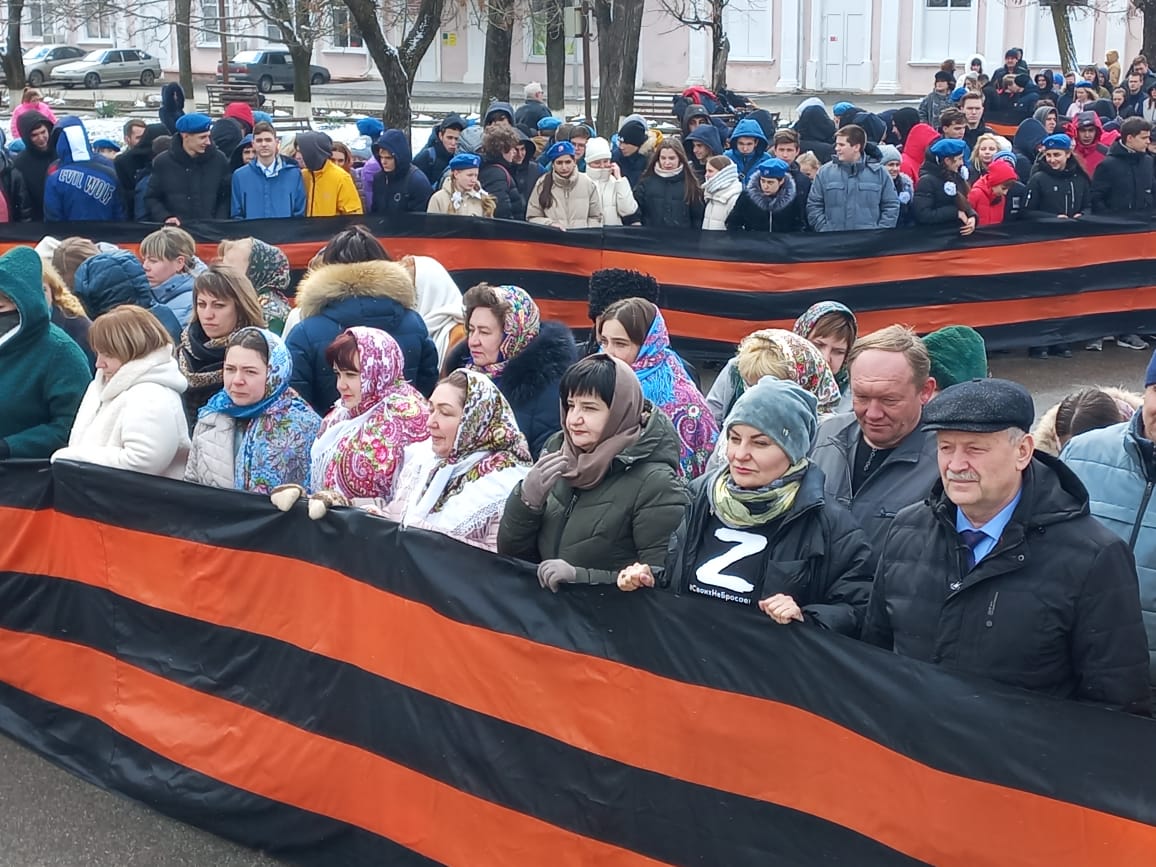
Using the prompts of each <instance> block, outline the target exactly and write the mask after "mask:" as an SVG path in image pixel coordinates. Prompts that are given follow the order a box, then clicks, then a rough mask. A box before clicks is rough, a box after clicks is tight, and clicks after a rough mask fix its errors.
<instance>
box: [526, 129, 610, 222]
mask: <svg viewBox="0 0 1156 867" xmlns="http://www.w3.org/2000/svg"><path fill="white" fill-rule="evenodd" d="M545 159H546V164H547V165H549V166H550V171H548V172H546V174H544V175H542V177H540V178H538V181H537V183H535V184H534V189H533V191H532V192H531V193H530V203H529V204H528V205H527V206H526V220H527V221H529V222H531V223H537V224H538V225H539V226H553V227H554V228H555V229H562V230H566V229H594V228H601V226H602V194H601V193H599V192H598V185H597V184H595V183H594V181H592V180H590V178H588V177H587V176H586V175H585V174H583V173H582V172H580V171H578V159H577V157H576V156H575V155H574V145H572V144H571V143H570V142H568V141H560V142H558V143H556V144H554V145H551V146H550V149H549V150H548V151H546V157H545Z"/></svg>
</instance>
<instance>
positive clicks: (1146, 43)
mask: <svg viewBox="0 0 1156 867" xmlns="http://www.w3.org/2000/svg"><path fill="white" fill-rule="evenodd" d="M1133 3H1134V4H1135V6H1136V8H1137V9H1138V10H1139V11H1140V14H1141V15H1142V16H1143V17H1144V29H1143V31H1142V41H1141V44H1140V53H1141V54H1143V55H1144V56H1145V57H1147V58H1149V60H1148V62H1149V63H1152V62H1153V59H1154V58H1156V2H1153V0H1133ZM1120 47H1121V48H1123V46H1120ZM1120 59H1121V60H1123V61H1124V63H1125V66H1124V70H1123V71H1124V73H1125V74H1127V72H1128V67H1127V65H1126V64H1127V63H1128V61H1129V58H1126V57H1121V58H1120ZM1122 83H1123V82H1121V84H1122Z"/></svg>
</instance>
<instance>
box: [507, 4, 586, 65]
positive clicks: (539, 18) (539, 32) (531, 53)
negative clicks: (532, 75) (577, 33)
mask: <svg viewBox="0 0 1156 867" xmlns="http://www.w3.org/2000/svg"><path fill="white" fill-rule="evenodd" d="M549 9H550V7H548V6H546V4H545V3H544V2H542V0H534V2H532V3H531V5H530V18H529V21H528V22H527V24H528V26H523V28H522V32H523V35H524V37H525V42H526V59H527V60H529V61H532V62H534V63H545V62H546V33H547V31H548V30H549V29H550V15H551V14H552V13H551V12H550V11H549ZM591 18H593V15H591ZM577 44H578V40H577V39H567V40H566V62H567V63H575V62H577V49H576V48H575V46H576V45H577Z"/></svg>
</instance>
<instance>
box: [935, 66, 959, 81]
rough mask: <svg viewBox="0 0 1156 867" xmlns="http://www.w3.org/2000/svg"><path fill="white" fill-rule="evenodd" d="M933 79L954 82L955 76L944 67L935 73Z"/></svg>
mask: <svg viewBox="0 0 1156 867" xmlns="http://www.w3.org/2000/svg"><path fill="white" fill-rule="evenodd" d="M935 80H936V81H937V82H940V81H946V82H947V83H948V84H955V76H954V75H952V74H951V73H950V72H948V71H947V70H946V69H941V70H939V71H938V72H937V73H935Z"/></svg>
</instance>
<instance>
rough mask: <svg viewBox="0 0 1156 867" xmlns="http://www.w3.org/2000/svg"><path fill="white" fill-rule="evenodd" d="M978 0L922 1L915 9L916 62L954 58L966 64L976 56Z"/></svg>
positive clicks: (938, 61) (914, 43)
mask: <svg viewBox="0 0 1156 867" xmlns="http://www.w3.org/2000/svg"><path fill="white" fill-rule="evenodd" d="M978 22H979V3H978V2H977V0H922V2H920V3H918V4H917V5H916V7H915V22H914V24H915V39H914V42H913V45H914V47H915V51H914V52H913V53H914V54H916V55H918V56H917V57H915V58H914V59H915V60H916V61H917V62H923V63H941V62H942V61H943V60H945V59H946V58H948V57H950V58H953V59H955V60H958V61H961V62H964V63H966V61H967V58H969V57H970V56H971V55H973V54H975V51H976V39H977V34H978Z"/></svg>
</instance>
